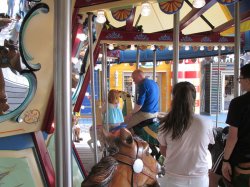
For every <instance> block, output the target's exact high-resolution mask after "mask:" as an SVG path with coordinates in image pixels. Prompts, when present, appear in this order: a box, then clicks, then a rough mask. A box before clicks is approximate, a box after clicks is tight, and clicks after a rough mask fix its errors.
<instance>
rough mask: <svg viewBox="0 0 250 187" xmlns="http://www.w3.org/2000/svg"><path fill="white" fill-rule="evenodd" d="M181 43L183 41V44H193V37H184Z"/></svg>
mask: <svg viewBox="0 0 250 187" xmlns="http://www.w3.org/2000/svg"><path fill="white" fill-rule="evenodd" d="M180 41H182V42H192V41H193V39H192V38H191V37H189V36H183V37H181V39H180Z"/></svg>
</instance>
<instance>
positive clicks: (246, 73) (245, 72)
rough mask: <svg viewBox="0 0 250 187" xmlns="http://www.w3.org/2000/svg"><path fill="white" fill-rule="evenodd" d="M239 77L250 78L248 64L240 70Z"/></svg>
mask: <svg viewBox="0 0 250 187" xmlns="http://www.w3.org/2000/svg"><path fill="white" fill-rule="evenodd" d="M240 75H241V76H242V77H243V78H250V63H249V64H246V65H244V66H242V67H241V68H240Z"/></svg>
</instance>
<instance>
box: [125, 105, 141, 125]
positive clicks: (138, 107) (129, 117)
mask: <svg viewBox="0 0 250 187" xmlns="http://www.w3.org/2000/svg"><path fill="white" fill-rule="evenodd" d="M141 107H142V106H141V105H138V104H135V106H134V109H133V110H132V111H131V112H130V113H129V114H128V115H126V116H125V118H124V122H125V123H128V121H129V120H130V119H131V118H132V116H133V115H134V114H135V113H136V112H139V111H140V109H141ZM127 128H128V129H129V128H131V127H130V126H127Z"/></svg>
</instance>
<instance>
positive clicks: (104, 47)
mask: <svg viewBox="0 0 250 187" xmlns="http://www.w3.org/2000/svg"><path fill="white" fill-rule="evenodd" d="M102 102H105V106H104V107H105V109H106V113H105V114H104V115H103V121H104V118H105V117H104V116H106V119H107V122H106V124H105V126H104V128H105V129H106V130H107V131H109V126H108V117H107V116H108V84H107V45H106V44H102Z"/></svg>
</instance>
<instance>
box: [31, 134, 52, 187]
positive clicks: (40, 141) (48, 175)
mask: <svg viewBox="0 0 250 187" xmlns="http://www.w3.org/2000/svg"><path fill="white" fill-rule="evenodd" d="M32 138H33V141H34V144H35V147H36V151H37V154H38V157H39V161H40V164H41V167H42V170H43V173H44V177H45V179H46V182H47V184H48V186H49V187H55V186H56V184H55V172H54V168H53V166H52V163H51V160H50V156H49V152H48V150H47V147H46V145H45V142H44V138H43V134H42V132H41V131H37V132H34V133H32Z"/></svg>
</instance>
